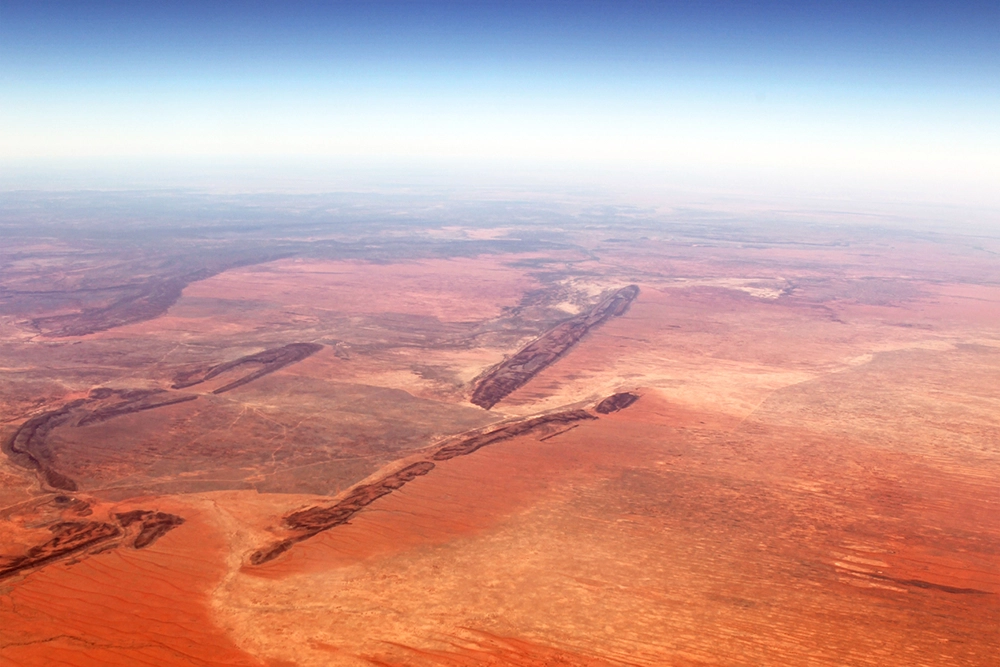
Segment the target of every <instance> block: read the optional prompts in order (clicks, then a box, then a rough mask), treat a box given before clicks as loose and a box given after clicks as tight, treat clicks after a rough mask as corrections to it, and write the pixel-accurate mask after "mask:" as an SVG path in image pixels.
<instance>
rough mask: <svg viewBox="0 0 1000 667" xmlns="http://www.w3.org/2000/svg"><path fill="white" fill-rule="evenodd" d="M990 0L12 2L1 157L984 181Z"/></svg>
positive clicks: (995, 103) (0, 55)
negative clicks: (953, 0)
mask: <svg viewBox="0 0 1000 667" xmlns="http://www.w3.org/2000/svg"><path fill="white" fill-rule="evenodd" d="M998 45H1000V5H998V4H997V3H996V2H993V3H979V4H977V3H948V4H945V3H920V2H895V3H890V2H869V3H851V2H837V3H821V2H798V3H766V2H765V3H738V2H698V3H693V2H692V3H669V2H661V3H650V2H634V3H629V2H614V3H588V2H563V3H552V2H549V3H545V2H541V3H537V2H536V3H504V2H492V3H487V2H326V3H319V2H282V3H265V2H228V3H227V2H211V1H205V2H192V3H183V2H180V3H141V2H138V3H137V2H120V3H113V2H67V3H47V2H30V3H29V2H24V3H16V2H3V1H2V0H0V162H2V163H3V164H4V169H6V170H8V171H9V170H15V171H16V170H17V169H18V168H20V167H19V165H28V164H39V163H42V162H44V163H48V164H53V165H58V164H60V163H66V164H76V165H79V164H86V163H87V162H88V161H92V162H94V163H95V164H96V163H97V162H101V161H107V160H115V159H118V160H131V161H140V162H143V163H149V164H153V163H156V162H157V161H163V160H173V161H175V162H176V161H184V160H191V161H202V162H205V161H213V160H215V161H225V160H229V161H232V160H237V161H240V160H243V161H260V162H262V163H267V162H268V161H271V162H274V163H275V164H276V163H277V162H279V161H280V162H282V163H283V164H291V163H294V162H295V161H296V160H301V161H303V163H306V162H309V161H312V162H316V161H328V162H330V163H337V164H351V163H352V162H358V163H361V162H364V163H365V164H385V165H390V164H396V163H398V164H403V163H405V164H407V165H410V166H411V167H412V166H413V165H420V164H443V163H447V164H451V165H453V166H455V167H456V168H462V167H463V166H465V165H467V166H470V167H472V166H477V167H483V166H484V165H495V166H496V165H503V166H508V167H516V168H521V169H528V170H535V172H544V171H546V170H549V171H551V170H564V171H565V170H567V169H569V170H579V171H581V172H583V171H587V170H590V171H591V172H592V173H594V174H597V173H611V172H615V171H616V170H617V173H619V174H621V173H626V172H628V173H635V172H636V170H638V171H641V172H642V173H644V174H647V175H648V176H649V177H650V178H655V177H656V175H658V174H659V175H663V178H669V177H670V175H671V174H675V175H676V174H697V175H698V178H700V179H701V180H702V181H703V182H712V181H713V179H714V180H715V181H722V180H725V179H734V180H740V179H742V182H746V183H753V182H757V181H759V180H761V179H757V180H755V176H760V175H763V176H762V180H765V181H767V182H768V183H769V184H770V187H774V188H778V189H780V187H781V184H782V183H792V182H794V183H797V184H800V185H802V186H803V187H807V188H808V187H812V188H813V189H817V188H818V189H819V190H822V189H823V188H824V187H828V186H830V184H837V187H840V188H842V189H843V188H846V189H847V190H850V188H852V187H860V186H861V185H864V186H865V187H871V186H877V187H881V188H883V189H885V190H886V191H893V192H899V193H905V192H912V191H916V192H929V191H931V190H933V191H934V192H935V193H937V194H936V195H935V196H936V197H937V198H938V199H942V198H943V199H945V200H947V199H948V198H952V199H955V200H958V199H967V198H969V197H973V198H980V199H983V200H989V199H990V197H991V193H992V191H993V190H995V189H997V188H996V187H995V184H996V183H998V182H1000V46H998Z"/></svg>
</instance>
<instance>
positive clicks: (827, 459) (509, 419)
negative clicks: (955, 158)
mask: <svg viewBox="0 0 1000 667" xmlns="http://www.w3.org/2000/svg"><path fill="white" fill-rule="evenodd" d="M154 204H155V205H154ZM0 224H2V228H3V235H4V243H3V244H2V247H0V440H2V443H3V456H2V460H0V664H3V665H4V666H5V667H6V666H7V665H10V666H12V667H15V666H16V667H28V666H35V665H38V666H41V665H74V666H75V665H204V666H209V665H220V666H221V665H226V666H236V665H246V666H274V667H278V666H282V667H284V666H291V665H303V666H312V665H383V666H389V665H392V666H399V667H402V666H414V667H416V666H424V665H519V666H523V667H528V666H539V667H540V666H542V665H594V666H596V665H602V666H605V665H606V666H612V665H614V666H625V665H643V666H658V665H684V666H687V665H692V666H693V665H808V666H821V665H823V666H825V665H829V666H839V665H859V666H860V665H926V666H928V667H930V666H934V667H939V666H950V665H955V666H958V665H982V666H986V665H995V664H997V662H996V661H997V656H998V654H1000V237H998V236H996V235H992V236H991V235H990V234H988V233H985V232H982V233H974V232H971V231H964V232H962V231H955V230H940V229H939V230H936V231H906V230H905V229H904V228H903V227H901V226H899V225H894V224H890V222H884V221H883V222H879V221H875V222H865V223H859V222H857V221H852V222H851V223H849V224H840V223H837V222H836V221H835V220H833V221H832V220H831V218H830V216H826V217H823V218H822V219H820V220H818V221H817V220H815V219H812V218H810V217H809V215H808V214H805V213H803V214H801V215H799V216H797V217H796V216H787V215H786V216H785V217H784V218H781V219H777V220H769V219H767V220H765V219H762V218H761V217H760V216H757V217H755V218H753V219H752V220H746V219H743V218H740V217H739V216H738V215H729V216H726V215H720V216H705V215H702V216H698V215H693V214H690V213H685V212H680V213H676V214H673V215H669V216H663V215H660V214H658V213H657V212H655V211H646V210H640V209H611V208H608V207H589V208H588V207H586V206H582V205H570V204H566V205H560V206H555V205H551V206H536V205H530V204H524V203H521V204H508V203H503V202H485V203H484V202H478V203H462V202H447V203H445V204H441V203H439V202H433V201H431V202H428V201H423V200H399V201H393V202H392V205H391V206H390V205H389V204H385V203H384V202H381V203H373V202H372V201H371V200H368V199H363V198H361V199H349V198H348V199H344V198H339V199H338V198H333V199H330V198H326V199H324V198H321V197H298V198H295V197H287V198H279V199H278V200H269V199H266V198H260V197H257V198H243V199H240V198H229V199H224V198H216V199H211V198H198V197H195V196H194V195H176V196H169V197H168V196H162V197H160V198H158V199H155V201H154V202H153V204H151V203H150V202H149V200H148V199H141V198H135V197H130V196H126V195H112V194H105V195H92V196H83V195H68V196H67V197H66V198H65V200H64V201H62V202H61V203H60V204H59V205H58V206H53V205H51V204H45V205H42V204H40V203H39V202H38V201H36V200H33V199H32V198H31V196H30V195H24V196H23V197H22V198H21V199H16V198H15V199H13V200H12V201H11V203H9V204H8V205H7V206H6V208H5V209H4V210H3V219H2V221H0ZM108 229H114V232H113V233H111V232H108Z"/></svg>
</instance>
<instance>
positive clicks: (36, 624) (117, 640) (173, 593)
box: [0, 504, 265, 667]
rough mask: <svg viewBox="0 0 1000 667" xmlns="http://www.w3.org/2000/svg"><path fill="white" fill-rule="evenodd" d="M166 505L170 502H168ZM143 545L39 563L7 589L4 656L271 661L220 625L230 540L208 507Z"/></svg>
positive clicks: (0, 651)
mask: <svg viewBox="0 0 1000 667" xmlns="http://www.w3.org/2000/svg"><path fill="white" fill-rule="evenodd" d="M161 507H164V508H167V505H166V504H161ZM170 510H171V512H176V513H177V515H181V514H183V515H184V516H185V518H186V522H185V523H184V525H183V526H181V527H180V528H179V529H177V530H173V531H170V532H169V533H168V534H166V535H164V536H163V537H161V538H160V539H159V540H157V541H155V543H153V544H151V545H149V546H148V547H147V548H144V549H142V550H133V549H114V550H112V551H106V552H104V553H101V554H98V555H95V556H92V557H90V558H87V559H85V560H81V561H79V562H75V563H73V562H71V563H60V564H56V565H54V566H51V567H47V568H44V569H41V570H37V571H35V572H33V573H31V574H29V575H28V576H26V577H25V578H24V579H23V580H21V581H19V582H17V583H16V584H15V585H13V586H12V587H10V588H8V589H7V590H6V591H5V592H4V594H3V595H2V596H0V617H2V623H0V636H2V640H3V641H2V642H0V662H2V663H3V664H4V665H10V666H11V667H31V666H35V665H37V666H39V667H41V666H48V665H56V664H58V665H71V666H74V667H76V666H80V667H84V666H88V667H89V666H97V665H102V666H104V665H108V666H110V665H122V666H123V667H124V666H126V665H128V666H133V665H178V666H180V665H185V666H190V665H199V666H205V667H208V666H219V667H221V666H223V665H225V666H226V667H231V666H235V665H245V666H246V667H259V666H261V665H263V664H265V663H264V662H262V661H259V660H257V659H255V658H252V657H251V656H249V655H246V654H245V653H243V652H242V651H240V650H239V649H238V648H237V647H236V646H235V645H234V644H233V643H232V642H231V641H230V640H229V639H228V638H227V637H226V636H225V634H224V633H222V632H221V631H220V630H219V629H217V628H216V627H215V625H214V624H213V623H212V619H211V616H210V613H209V608H208V595H209V593H210V591H211V589H212V587H213V586H215V585H217V584H218V582H219V580H220V579H221V577H222V575H223V573H224V569H225V566H224V562H225V558H226V544H225V541H224V540H223V539H222V538H221V536H220V535H219V534H218V532H217V531H216V529H215V527H214V526H213V525H212V524H211V523H210V522H206V517H205V515H204V512H203V511H201V510H195V509H194V508H192V507H190V506H187V505H180V506H176V507H173V506H171V507H170Z"/></svg>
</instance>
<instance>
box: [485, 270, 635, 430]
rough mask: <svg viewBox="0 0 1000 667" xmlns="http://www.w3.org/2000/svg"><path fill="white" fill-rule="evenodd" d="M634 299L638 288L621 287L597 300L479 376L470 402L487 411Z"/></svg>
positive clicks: (622, 311)
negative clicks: (584, 310)
mask: <svg viewBox="0 0 1000 667" xmlns="http://www.w3.org/2000/svg"><path fill="white" fill-rule="evenodd" d="M637 296H639V287H638V285H629V286H628V287H623V288H621V289H619V290H616V291H615V292H613V293H612V294H610V295H608V296H606V297H605V298H603V299H601V301H599V302H598V303H597V304H596V305H595V306H594V307H593V308H591V309H590V310H588V311H586V312H583V313H580V314H579V315H575V316H573V317H571V318H570V319H568V320H565V321H563V322H560V323H559V324H557V325H556V326H554V327H553V328H552V329H549V330H548V331H547V332H545V333H544V334H542V335H541V336H539V337H538V338H536V339H535V340H533V341H531V342H530V343H528V344H527V345H525V346H524V347H523V348H521V350H520V351H518V352H517V354H515V355H514V356H512V357H510V358H509V359H506V360H504V361H502V362H501V363H499V364H497V365H496V366H494V367H493V368H492V369H490V370H489V371H488V372H487V373H486V374H485V375H483V376H482V378H481V379H480V380H479V383H478V384H477V385H476V389H475V391H473V392H472V398H471V399H470V401H471V402H472V403H473V404H475V405H478V406H479V407H481V408H484V409H486V410H489V409H490V408H492V407H493V406H494V405H496V404H497V403H499V402H500V401H501V400H503V399H504V397H506V396H507V395H508V394H510V393H511V392H513V391H514V390H516V389H519V388H520V387H523V386H524V385H525V384H527V383H528V381H529V380H531V378H533V377H535V375H537V374H538V373H539V371H541V370H542V369H543V368H545V367H546V366H548V365H550V364H551V363H552V362H554V361H555V360H556V359H558V358H559V357H561V356H562V355H564V354H566V352H567V351H569V349H570V348H572V347H573V346H574V345H576V344H577V342H579V340H580V339H581V338H583V337H584V336H585V335H586V334H587V332H588V331H590V330H591V329H593V328H594V327H596V326H599V325H601V324H603V323H604V322H606V321H607V320H608V319H609V318H611V317H618V316H620V315H623V314H624V313H625V311H627V310H628V307H629V306H630V305H631V304H632V302H633V301H635V298H636V297H637Z"/></svg>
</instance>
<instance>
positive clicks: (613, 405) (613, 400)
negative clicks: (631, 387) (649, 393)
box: [594, 391, 639, 415]
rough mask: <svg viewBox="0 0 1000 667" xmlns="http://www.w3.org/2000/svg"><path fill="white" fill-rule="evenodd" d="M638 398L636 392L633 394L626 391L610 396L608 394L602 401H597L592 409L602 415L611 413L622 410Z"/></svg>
mask: <svg viewBox="0 0 1000 667" xmlns="http://www.w3.org/2000/svg"><path fill="white" fill-rule="evenodd" d="M638 400H639V396H638V395H637V394H633V393H630V392H627V391H625V392H621V393H618V394H612V395H611V396H608V397H607V398H605V399H604V400H603V401H601V402H600V403H598V404H597V407H596V408H594V411H595V412H597V413H599V414H602V415H608V414H611V413H612V412H618V411H619V410H624V409H625V408H627V407H628V406H630V405H632V404H633V403H635V402H636V401H638Z"/></svg>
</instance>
